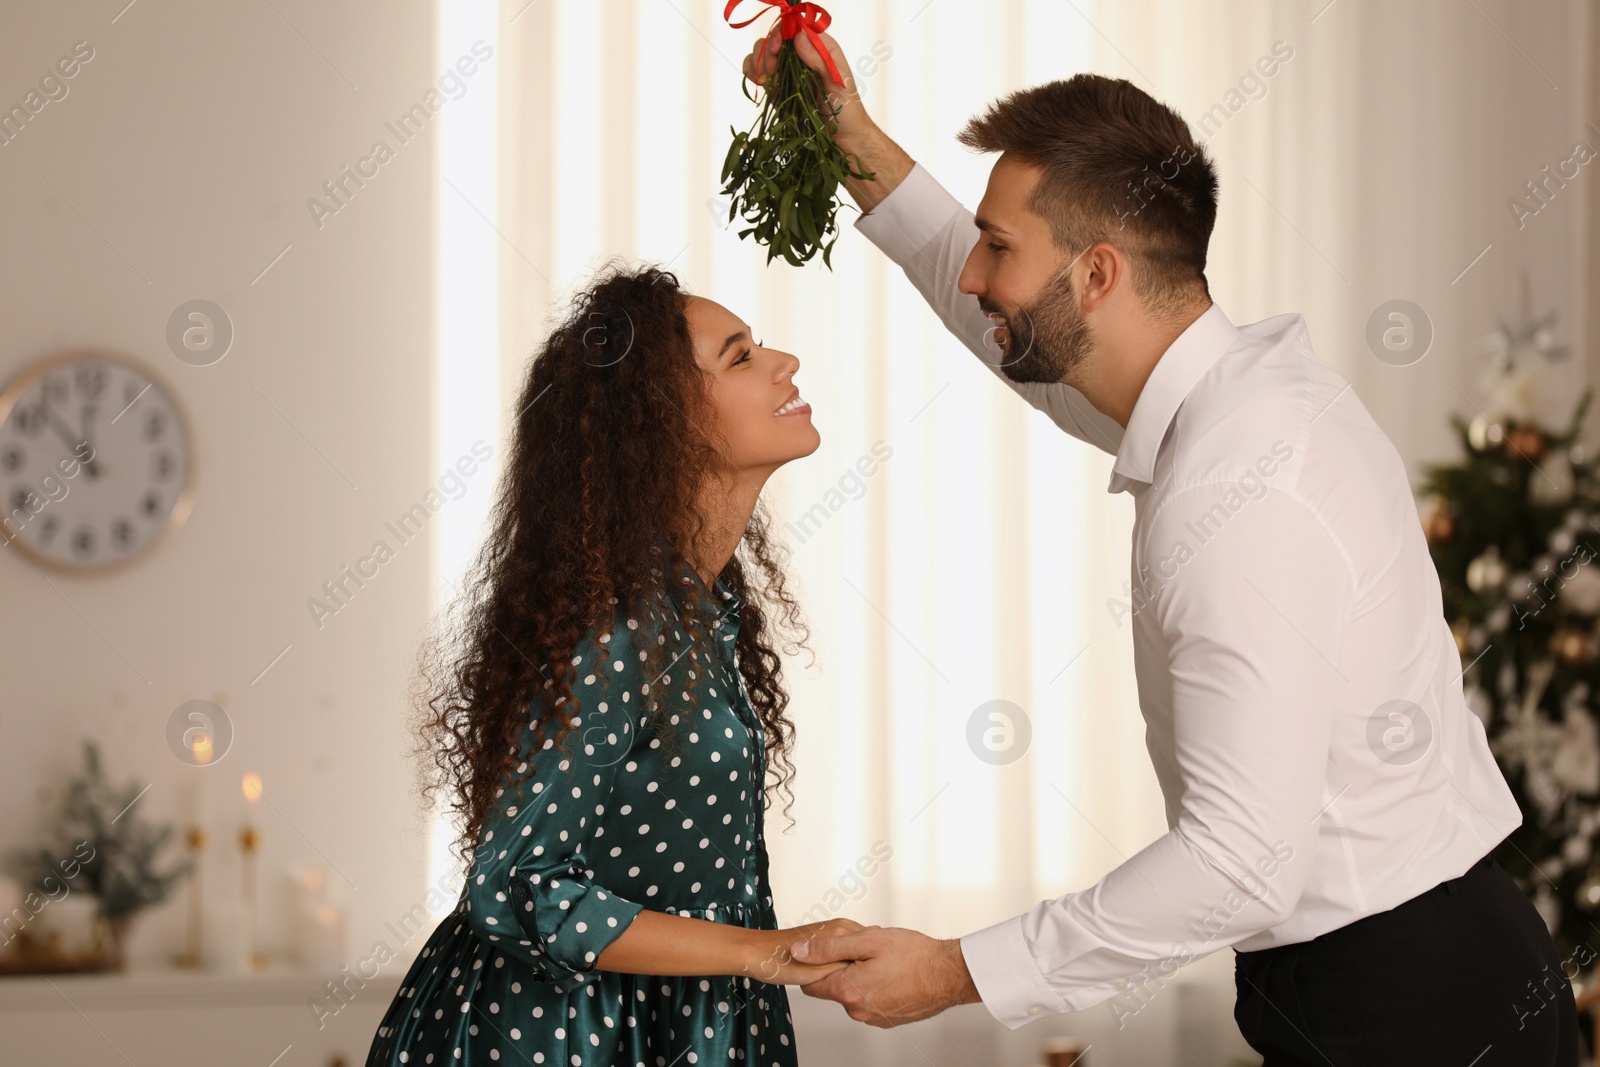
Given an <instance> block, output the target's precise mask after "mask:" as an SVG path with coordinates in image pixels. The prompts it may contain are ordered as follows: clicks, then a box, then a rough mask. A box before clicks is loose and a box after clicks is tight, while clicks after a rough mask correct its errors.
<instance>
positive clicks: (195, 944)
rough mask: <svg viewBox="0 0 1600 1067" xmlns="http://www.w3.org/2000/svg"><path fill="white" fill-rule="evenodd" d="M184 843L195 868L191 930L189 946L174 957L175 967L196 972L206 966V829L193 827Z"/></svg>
mask: <svg viewBox="0 0 1600 1067" xmlns="http://www.w3.org/2000/svg"><path fill="white" fill-rule="evenodd" d="M183 839H184V843H185V844H186V845H188V846H189V855H190V856H191V857H192V858H193V863H194V867H193V870H192V872H191V873H190V875H189V929H188V934H187V938H188V944H187V946H186V947H185V948H184V950H183V951H182V952H181V953H179V954H177V955H175V956H173V957H172V965H173V966H174V967H182V968H184V969H186V970H196V969H198V968H200V967H202V966H204V961H205V946H204V937H205V934H204V931H205V922H204V914H203V909H202V902H203V900H204V897H205V892H204V884H203V882H202V880H201V872H202V871H203V870H204V869H205V865H204V863H203V862H202V861H203V860H204V856H203V853H204V852H205V850H206V832H205V828H204V827H200V826H191V827H189V829H188V831H187V832H186V833H185V834H184V838H183Z"/></svg>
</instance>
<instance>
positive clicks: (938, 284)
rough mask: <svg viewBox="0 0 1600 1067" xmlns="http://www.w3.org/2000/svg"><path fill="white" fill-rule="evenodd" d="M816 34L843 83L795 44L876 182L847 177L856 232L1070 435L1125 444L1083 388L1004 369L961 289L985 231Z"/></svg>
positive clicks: (761, 65) (989, 328) (768, 67)
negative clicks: (899, 138) (882, 120)
mask: <svg viewBox="0 0 1600 1067" xmlns="http://www.w3.org/2000/svg"><path fill="white" fill-rule="evenodd" d="M820 36H821V37H822V41H823V44H825V45H826V46H827V48H828V50H829V51H830V52H831V53H832V54H833V59H834V63H835V65H836V66H837V67H838V69H839V73H840V76H841V77H843V79H844V87H843V88H842V89H841V88H840V87H839V86H838V85H836V84H834V83H833V81H832V79H831V78H830V76H829V75H828V74H827V66H826V64H824V63H823V61H822V57H821V56H820V55H818V54H817V50H816V49H815V48H814V47H812V45H811V42H810V40H809V39H808V38H807V37H806V35H805V34H801V35H799V36H798V37H796V38H795V39H794V42H795V46H796V49H797V50H798V51H799V53H800V58H801V59H803V60H804V61H805V63H806V65H807V66H809V67H811V68H812V69H813V70H816V71H818V72H820V73H821V74H822V78H823V84H824V85H825V86H826V87H827V89H828V99H829V101H830V102H831V103H832V104H833V106H835V107H837V108H839V116H838V121H839V125H838V130H837V140H838V142H839V147H840V148H842V149H843V150H844V151H845V152H847V153H853V154H854V155H855V156H856V157H857V158H858V159H859V160H860V168H861V169H862V170H864V171H866V172H867V173H870V174H872V176H873V180H872V181H858V180H856V179H846V180H845V189H846V190H847V191H848V192H849V193H850V196H851V199H853V200H854V201H855V202H856V206H857V207H859V208H860V209H861V211H862V215H861V217H860V218H859V219H857V220H856V223H855V225H856V228H857V229H858V230H860V231H861V232H862V233H863V234H864V235H866V237H867V239H868V240H870V241H871V242H872V243H873V244H875V245H877V246H878V248H879V249H881V250H882V251H883V252H884V254H885V255H887V256H888V257H889V258H890V259H891V260H893V261H894V262H895V263H897V264H898V265H899V266H900V268H901V269H902V270H904V271H905V272H906V277H907V278H909V279H911V284H912V285H914V286H916V288H917V292H919V293H921V294H922V298H923V299H924V300H926V301H927V302H928V306H929V307H931V308H932V309H933V311H934V313H935V314H937V315H938V316H939V318H940V320H941V321H942V322H943V323H944V325H945V328H946V329H948V330H949V331H950V332H951V333H953V334H955V335H956V336H957V337H958V338H960V339H961V343H962V344H964V345H966V346H967V348H969V349H970V350H971V351H972V352H973V354H974V355H976V356H977V357H978V359H979V360H980V361H981V362H982V363H983V365H984V366H986V367H988V368H989V370H990V372H991V373H993V374H994V376H995V377H996V378H999V379H1000V380H1001V381H1003V382H1005V383H1006V385H1008V386H1010V387H1011V388H1012V389H1013V390H1014V391H1015V392H1016V393H1017V394H1018V395H1020V396H1021V397H1022V398H1023V399H1024V400H1026V401H1027V402H1028V403H1030V404H1032V405H1033V406H1034V407H1036V408H1038V409H1039V410H1040V411H1043V412H1044V413H1045V414H1046V415H1048V416H1050V419H1051V421H1052V422H1054V423H1055V424H1056V425H1057V426H1059V427H1061V428H1062V429H1063V430H1065V431H1066V432H1067V433H1069V434H1071V435H1072V436H1074V437H1076V438H1078V439H1079V440H1082V441H1087V442H1088V443H1089V444H1091V445H1094V446H1095V447H1096V448H1098V449H1100V450H1101V451H1104V452H1109V453H1111V454H1112V455H1115V454H1116V451H1117V447H1118V445H1120V444H1121V443H1122V427H1121V426H1120V425H1118V424H1117V421H1116V420H1115V419H1113V418H1111V417H1110V416H1109V415H1104V414H1102V413H1101V412H1099V411H1097V410H1096V409H1095V408H1094V406H1093V405H1091V404H1090V403H1089V401H1088V400H1087V399H1085V398H1084V395H1083V394H1082V393H1080V392H1078V390H1076V389H1074V388H1072V387H1071V386H1070V385H1062V384H1058V383H1042V382H1014V381H1012V380H1011V379H1010V378H1007V377H1006V376H1005V372H1004V371H1002V370H1001V369H1000V361H1001V360H1002V359H1003V358H1004V357H1003V353H1002V352H1001V349H1000V346H999V345H998V344H996V343H995V342H994V341H993V324H992V323H991V322H990V320H989V317H988V316H987V315H985V314H984V313H983V310H982V309H981V308H980V307H979V306H978V298H977V297H976V296H973V295H971V294H970V293H963V292H962V291H961V290H960V289H959V288H957V285H956V283H957V280H958V279H959V278H960V277H961V268H962V266H963V264H965V263H966V261H967V255H968V254H969V253H970V252H971V251H972V246H973V245H975V244H977V242H978V236H979V232H980V231H979V230H978V228H977V226H976V225H974V223H973V217H972V212H970V211H968V210H967V209H966V208H965V207H963V206H962V205H961V202H960V201H959V200H957V199H956V198H955V197H953V196H951V195H950V194H949V193H948V192H947V191H946V190H945V188H944V186H942V185H940V184H939V183H938V182H937V181H936V180H934V177H933V175H931V174H929V173H928V172H927V170H926V169H924V168H923V167H922V166H921V164H919V163H917V162H916V161H915V160H913V159H912V158H911V157H910V156H909V155H907V154H906V152H905V150H904V149H903V148H901V147H900V146H899V145H898V144H896V143H895V142H894V140H893V139H892V138H890V137H889V135H888V134H886V133H884V132H883V130H881V129H880V128H879V127H878V124H877V123H875V122H874V121H873V120H872V117H871V116H870V115H868V114H867V111H866V108H865V107H864V106H862V103H861V98H860V95H859V94H858V93H857V91H856V82H855V75H854V74H853V73H852V72H851V70H850V64H849V62H848V61H847V60H846V59H845V57H844V50H843V49H841V48H840V47H839V46H838V44H837V43H836V42H835V41H834V40H833V38H832V37H830V36H829V35H828V34H826V33H824V34H821V35H820ZM778 43H779V39H778V36H777V33H776V31H774V32H773V33H772V34H770V35H769V36H768V37H767V44H766V51H765V53H764V54H763V56H762V58H761V60H759V61H758V60H757V59H756V52H757V50H758V49H759V48H760V42H757V44H756V46H754V47H752V48H751V50H750V54H749V55H748V56H746V57H745V61H744V74H745V77H747V78H749V79H750V80H752V81H760V79H761V78H762V77H763V76H764V75H766V74H769V73H771V71H772V70H773V68H774V65H775V60H774V56H775V55H776V53H777V48H778Z"/></svg>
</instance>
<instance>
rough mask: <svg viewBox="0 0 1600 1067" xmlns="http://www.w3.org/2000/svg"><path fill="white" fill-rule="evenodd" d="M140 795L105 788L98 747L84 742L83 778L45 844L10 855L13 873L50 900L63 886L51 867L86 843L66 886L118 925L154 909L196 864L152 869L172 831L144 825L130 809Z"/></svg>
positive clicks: (63, 800) (73, 785)
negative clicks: (89, 898)
mask: <svg viewBox="0 0 1600 1067" xmlns="http://www.w3.org/2000/svg"><path fill="white" fill-rule="evenodd" d="M142 793H143V789H142V788H141V787H140V786H139V784H138V783H137V782H128V783H127V784H125V785H122V786H113V785H111V784H110V783H109V782H107V781H106V776H105V771H104V768H103V766H102V763H101V759H100V748H99V746H98V745H96V744H95V743H94V742H93V741H85V742H84V743H83V772H82V773H81V774H79V775H78V776H76V777H74V778H73V779H71V780H70V781H69V782H67V784H66V788H65V790H64V791H63V793H62V794H61V796H60V798H59V802H58V806H57V809H56V813H55V815H56V821H55V824H54V826H53V827H52V830H53V833H52V839H51V841H50V842H49V843H48V844H45V845H36V846H33V847H31V848H24V849H20V850H18V851H16V852H15V853H13V854H12V856H11V862H10V865H9V866H10V867H11V870H12V872H13V873H15V874H16V875H18V876H19V877H20V878H21V879H22V880H23V881H24V882H25V883H26V885H27V887H28V888H30V889H36V890H38V891H41V892H44V893H47V894H50V895H54V891H55V890H56V889H58V888H59V883H60V881H61V878H60V876H59V875H58V874H57V873H56V870H57V867H58V866H59V865H61V861H63V860H65V859H68V858H70V857H72V856H73V855H74V854H75V850H76V848H77V846H78V845H79V844H81V843H83V842H87V843H88V845H89V846H91V847H92V850H93V851H92V852H91V853H90V857H89V858H88V859H86V860H84V861H83V862H82V863H81V864H73V866H74V867H76V868H77V869H78V873H77V874H76V875H75V876H73V877H72V878H69V879H67V881H68V883H69V884H70V885H71V886H72V888H74V889H76V890H79V891H82V892H85V893H88V894H89V895H90V896H92V897H94V898H96V900H97V901H98V902H99V906H100V914H102V915H104V916H105V917H106V918H107V919H113V920H115V919H121V918H124V917H127V916H131V915H133V914H134V913H135V912H138V911H141V910H143V909H144V908H147V907H150V906H151V905H153V904H159V903H160V902H161V901H163V900H165V899H166V897H167V895H168V893H170V892H171V890H172V888H173V887H174V886H175V885H176V884H177V883H178V882H180V881H181V880H182V879H183V878H184V877H186V876H187V875H188V874H189V873H190V871H191V870H192V869H193V866H194V864H193V861H192V860H180V861H178V863H176V864H175V865H174V866H172V867H169V868H167V869H166V870H160V869H158V858H159V856H160V855H161V853H162V851H163V850H164V849H165V847H166V846H167V844H168V843H169V839H170V838H171V836H172V832H173V828H172V826H171V825H170V824H166V825H156V824H152V823H149V822H146V821H145V820H143V819H142V818H140V817H139V814H138V813H137V812H136V811H134V810H131V809H132V806H133V803H134V801H136V800H137V799H138V798H139V797H140V796H141V794H142ZM76 854H77V855H78V856H79V857H80V858H81V857H82V853H81V852H76Z"/></svg>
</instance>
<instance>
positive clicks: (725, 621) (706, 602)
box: [668, 553, 744, 634]
mask: <svg viewBox="0 0 1600 1067" xmlns="http://www.w3.org/2000/svg"><path fill="white" fill-rule="evenodd" d="M669 558H671V559H672V561H673V563H672V576H671V581H670V582H669V583H668V584H669V585H670V587H671V589H672V593H673V594H674V596H676V597H677V598H678V600H679V602H680V603H682V602H685V601H687V599H688V598H689V597H694V598H695V600H694V603H695V604H697V605H698V606H699V609H700V612H701V613H702V614H703V615H705V616H706V617H707V618H709V619H711V620H712V623H713V625H714V626H716V628H717V630H718V632H719V633H723V634H729V633H732V634H737V633H738V632H739V606H740V605H741V604H743V603H744V601H743V600H741V599H740V598H739V596H738V595H737V594H736V593H734V591H733V590H732V589H731V588H730V587H729V586H728V583H727V582H725V581H723V580H722V576H721V575H718V576H717V577H716V578H715V579H714V580H713V581H712V583H711V588H710V589H707V588H706V584H705V582H704V581H702V580H701V578H700V574H699V572H697V571H696V570H695V569H694V568H693V567H692V566H690V565H689V561H688V560H687V559H685V558H683V557H682V556H680V555H677V554H676V553H671V554H669Z"/></svg>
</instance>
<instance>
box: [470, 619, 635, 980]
mask: <svg viewBox="0 0 1600 1067" xmlns="http://www.w3.org/2000/svg"><path fill="white" fill-rule="evenodd" d="M639 622H640V620H639V618H638V617H637V616H635V617H630V616H629V615H628V614H627V613H619V614H618V615H617V617H616V619H615V620H614V621H613V624H612V626H610V627H609V628H603V629H595V630H592V631H591V632H590V633H589V634H588V635H586V636H585V637H584V639H583V640H582V641H581V642H580V643H579V645H578V647H577V649H576V650H575V652H574V654H573V660H572V663H573V666H574V668H575V670H576V677H575V678H574V679H573V685H572V700H571V701H570V702H567V703H564V704H562V703H559V702H558V706H559V707H560V708H561V709H562V714H563V715H564V716H565V717H567V718H569V719H576V720H577V723H576V729H574V730H573V732H572V733H571V734H570V735H569V737H568V739H567V742H566V744H565V746H564V747H565V748H566V749H567V750H568V753H569V754H563V753H562V752H560V751H558V750H556V749H555V748H554V746H553V743H552V742H551V741H550V740H548V739H547V740H546V741H545V742H543V747H542V748H541V749H539V750H537V751H535V750H534V749H533V747H532V739H533V732H532V722H533V720H532V718H531V716H530V718H529V721H528V724H527V728H526V729H525V730H524V732H523V735H522V736H523V738H524V748H523V752H522V762H521V763H520V766H518V768H517V773H518V774H519V775H520V774H522V773H525V772H526V770H527V763H528V762H529V761H531V762H532V764H533V767H534V775H533V777H531V778H530V779H528V780H527V781H524V782H523V783H521V788H522V790H523V792H522V795H521V796H520V797H519V796H518V795H517V791H516V790H515V789H511V788H506V787H504V786H502V788H501V789H499V790H497V792H496V801H495V806H494V807H493V808H492V809H491V810H490V813H489V816H488V818H487V819H485V821H484V826H483V829H482V831H481V832H480V834H479V839H478V847H477V851H476V852H475V854H474V858H473V864H472V869H471V870H470V871H468V874H467V891H466V896H467V917H468V921H469V922H470V923H471V924H472V926H473V928H474V930H475V931H476V932H477V933H478V934H479V936H481V937H483V938H484V939H486V940H487V941H489V942H491V943H492V944H494V946H495V947H496V948H497V949H499V950H500V951H502V952H505V953H507V954H508V955H511V956H515V957H517V958H518V959H520V960H522V961H523V962H525V963H528V964H531V965H532V966H533V967H534V968H535V970H537V971H539V972H540V973H541V974H543V975H544V976H545V977H546V978H547V979H548V980H550V981H556V982H582V981H585V980H587V978H588V977H589V975H590V974H592V973H593V972H594V970H595V960H596V958H598V957H599V955H600V953H601V952H603V951H605V949H606V946H608V945H610V944H611V942H613V941H615V940H616V939H617V938H618V937H620V936H621V935H622V932H623V931H624V930H626V929H627V928H628V925H629V924H630V923H631V922H633V919H634V917H635V916H636V915H638V914H639V912H641V911H643V910H644V908H643V905H640V904H637V903H634V902H633V901H631V900H626V899H624V898H623V897H621V896H618V895H617V894H616V893H614V892H612V891H611V890H609V889H607V888H605V887H604V886H601V885H598V884H596V883H595V881H594V873H593V871H592V869H591V864H590V862H589V857H590V856H592V855H593V854H594V853H595V852H596V851H598V850H599V849H600V848H602V847H604V844H605V842H604V840H603V835H604V833H605V831H604V828H603V827H602V826H601V825H600V822H601V816H603V815H604V813H605V811H606V807H607V805H608V804H610V803H611V799H612V798H611V792H612V786H613V783H614V781H615V778H616V775H617V770H618V768H619V766H621V765H622V764H623V763H625V762H626V761H627V758H628V752H629V750H630V749H631V748H632V747H633V742H634V740H635V739H636V738H638V737H639V736H640V734H641V733H642V732H643V731H641V730H640V728H639V721H638V720H639V718H640V717H641V716H642V714H643V707H644V705H645V704H646V703H647V702H648V699H649V697H648V694H649V691H650V686H649V684H648V682H647V681H646V680H645V679H644V677H643V673H642V669H641V666H640V664H641V661H642V659H643V655H644V653H643V652H641V651H638V650H636V649H635V647H634V642H633V640H632V639H633V638H634V637H635V636H636V632H637V627H638V626H639ZM563 699H564V698H563ZM535 703H536V705H537V703H538V702H537V700H536V702H535ZM546 733H548V734H550V735H552V736H553V735H554V733H555V728H554V724H551V726H550V727H548V728H547V730H546ZM509 780H510V778H509V777H508V778H507V779H506V781H509Z"/></svg>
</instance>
